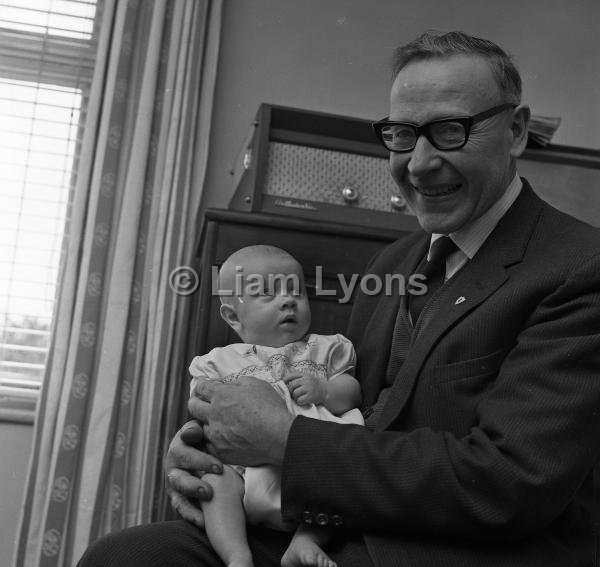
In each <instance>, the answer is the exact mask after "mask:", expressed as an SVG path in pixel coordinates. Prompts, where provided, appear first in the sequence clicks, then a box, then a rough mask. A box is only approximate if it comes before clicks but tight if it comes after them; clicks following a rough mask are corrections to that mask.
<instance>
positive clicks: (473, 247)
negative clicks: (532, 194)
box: [430, 174, 523, 260]
mask: <svg viewBox="0 0 600 567" xmlns="http://www.w3.org/2000/svg"><path fill="white" fill-rule="evenodd" d="M522 188H523V183H522V182H521V179H520V178H519V176H518V175H517V174H515V176H514V178H513V180H512V181H511V182H510V184H509V185H508V187H507V188H506V191H504V193H503V194H502V196H501V197H500V198H499V199H498V200H497V201H496V202H495V203H494V204H493V205H492V206H491V207H490V208H489V209H488V210H487V211H486V212H485V213H483V214H482V215H481V216H480V217H479V218H477V219H475V220H474V221H473V222H471V223H469V224H468V225H467V226H464V227H462V228H461V229H460V230H457V231H456V232H451V233H450V234H449V235H448V236H450V238H451V239H452V240H453V241H454V243H455V244H456V245H457V246H458V248H459V249H460V250H461V251H462V252H463V254H464V255H465V256H466V257H467V258H468V259H469V260H470V259H471V258H473V256H475V254H476V252H477V251H478V250H479V248H481V245H482V244H483V243H484V242H485V240H486V238H487V237H488V236H489V235H490V233H491V232H492V230H494V228H495V226H496V225H497V224H498V222H499V221H500V219H501V218H502V217H503V216H504V215H505V213H506V211H508V209H509V208H510V206H511V205H512V204H513V203H514V202H515V200H516V199H517V197H518V196H519V193H520V192H521V189H522ZM442 236H444V235H443V234H436V233H433V234H432V235H431V243H430V248H431V244H432V243H433V242H435V241H436V240H437V239H438V238H441V237H442Z"/></svg>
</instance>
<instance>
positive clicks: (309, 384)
mask: <svg viewBox="0 0 600 567" xmlns="http://www.w3.org/2000/svg"><path fill="white" fill-rule="evenodd" d="M283 381H284V382H285V384H286V386H287V387H288V390H289V391H290V394H291V396H292V398H293V400H294V401H295V402H296V403H297V404H299V405H301V406H307V405H309V404H315V405H320V404H323V403H325V400H326V399H327V385H326V382H325V381H324V380H322V379H319V378H318V377H317V376H315V375H314V374H291V375H290V376H287V377H285V378H284V379H283Z"/></svg>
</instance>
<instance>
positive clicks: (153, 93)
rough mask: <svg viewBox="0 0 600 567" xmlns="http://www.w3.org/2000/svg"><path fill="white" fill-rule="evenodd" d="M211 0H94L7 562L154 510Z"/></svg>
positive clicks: (195, 175)
mask: <svg viewBox="0 0 600 567" xmlns="http://www.w3.org/2000/svg"><path fill="white" fill-rule="evenodd" d="M221 2H222V0H129V1H127V0H105V8H104V16H103V17H104V20H103V24H102V28H101V29H102V31H101V36H100V46H99V55H98V64H97V70H96V75H95V77H94V88H93V90H92V95H91V97H90V101H89V105H88V119H87V129H86V132H85V133H84V138H83V141H82V151H81V155H82V158H81V162H80V165H79V177H78V179H79V181H78V186H77V187H76V190H75V192H74V195H73V199H72V208H71V215H70V217H71V218H70V224H69V239H68V252H67V254H66V260H65V263H64V266H63V271H62V279H61V286H60V297H59V301H58V307H57V313H56V315H55V326H54V334H53V344H52V348H51V354H50V360H49V361H48V365H47V374H46V377H45V381H44V385H43V389H42V395H41V399H40V404H39V408H38V416H37V419H36V425H35V434H34V447H33V455H32V460H31V464H30V470H29V478H28V484H27V489H26V495H25V502H24V507H23V513H22V517H21V523H20V531H19V541H18V543H17V550H16V553H15V563H14V565H15V566H18V567H22V566H23V567H24V566H48V567H50V566H61V567H62V566H67V565H74V564H75V563H76V562H77V560H78V559H79V557H80V556H81V554H82V553H83V551H84V550H85V548H86V547H87V545H88V544H89V543H90V542H91V541H93V540H95V539H97V538H98V537H99V536H101V535H103V534H106V533H109V532H111V531H115V530H119V529H121V528H124V527H127V526H131V525H135V524H139V523H144V522H148V521H150V520H152V519H153V518H154V517H156V515H157V503H158V502H159V499H158V498H157V496H156V494H157V493H158V492H160V491H159V490H157V488H158V487H159V486H160V485H162V478H161V459H162V455H163V454H164V452H165V450H166V444H167V443H168V440H169V439H170V437H171V435H172V434H173V432H174V430H175V428H176V427H177V425H178V424H177V423H176V421H175V420H176V417H175V416H176V415H177V413H178V412H179V410H180V402H179V400H181V399H182V398H181V396H182V392H183V390H184V389H185V387H186V384H185V370H184V368H185V367H184V361H183V359H182V352H181V351H182V348H183V346H184V342H185V328H186V313H187V311H189V301H190V298H189V297H181V296H177V295H175V294H174V293H173V292H172V291H171V289H170V287H169V274H170V273H171V272H172V270H173V269H174V268H175V267H177V266H179V265H183V264H186V263H189V262H190V259H191V258H192V255H193V244H194V241H195V236H196V231H197V227H196V226H195V217H196V213H197V210H198V206H199V200H200V191H201V186H202V181H203V179H204V171H205V167H206V157H207V145H208V134H209V125H210V117H211V110H212V98H213V91H214V82H215V73H216V65H217V54H218V43H219V35H220V26H221V22H220V20H221V11H222V5H221Z"/></svg>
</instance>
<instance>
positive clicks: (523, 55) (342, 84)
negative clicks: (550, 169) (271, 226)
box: [203, 0, 600, 207]
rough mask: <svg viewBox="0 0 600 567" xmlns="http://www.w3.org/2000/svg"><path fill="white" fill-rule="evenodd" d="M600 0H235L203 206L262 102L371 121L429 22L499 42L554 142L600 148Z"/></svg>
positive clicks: (226, 185)
mask: <svg viewBox="0 0 600 567" xmlns="http://www.w3.org/2000/svg"><path fill="white" fill-rule="evenodd" d="M599 20H600V2H599V1H598V0H570V1H569V2H565V1H564V0H527V2H524V1H523V0H503V1H502V2H493V1H492V0H485V1H482V0H377V1H373V0H302V1H300V2H299V1H298V0H225V9H224V22H223V32H222V40H221V52H220V63H219V69H218V76H217V87H216V96H215V109H214V117H213V123H212V127H213V133H212V140H211V148H210V155H209V167H208V171H207V183H206V186H205V190H204V195H203V205H204V206H217V207H225V206H227V203H228V201H229V198H230V197H231V194H232V192H233V187H232V181H231V176H230V175H229V173H228V172H229V170H230V169H231V164H232V162H233V161H234V159H235V156H236V154H237V152H238V150H239V148H240V146H241V144H242V141H243V139H244V136H245V134H246V132H247V130H248V127H249V125H250V123H251V121H252V118H253V116H254V114H255V112H256V109H257V108H258V105H259V104H260V103H261V102H270V103H274V104H281V105H285V106H293V107H298V108H307V109H312V110H320V111H324V112H332V113H336V114H343V115H348V116H357V117H361V118H368V119H378V118H382V117H383V116H385V115H386V114H387V104H388V88H389V71H388V67H387V64H388V61H389V57H390V55H391V53H392V51H393V49H394V48H395V47H396V46H397V45H398V44H401V43H403V42H405V41H409V40H410V39H413V38H414V37H416V35H418V34H419V33H420V32H421V31H424V30H426V29H438V30H442V31H449V30H453V29H461V30H464V31H466V32H469V33H472V34H475V35H480V36H482V37H485V38H488V39H491V40H493V41H496V42H497V43H499V44H500V45H501V46H502V47H503V48H504V49H506V50H507V51H508V52H510V53H511V54H513V55H514V56H515V58H516V61H517V64H518V67H519V69H520V71H521V74H522V76H523V83H524V97H523V98H524V101H526V102H528V103H529V104H530V105H531V108H532V110H533V112H534V113H535V114H539V115H545V116H561V117H562V119H563V122H562V124H561V126H560V128H559V130H558V131H557V133H556V135H555V138H554V140H553V142H554V143H556V144H565V145H571V146H581V147H590V148H600V112H599V111H598V105H597V101H598V100H600V50H599V49H598V48H597V29H598V27H597V26H598V24H597V22H598V21H599Z"/></svg>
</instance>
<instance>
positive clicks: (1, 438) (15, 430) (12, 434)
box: [0, 422, 33, 566]
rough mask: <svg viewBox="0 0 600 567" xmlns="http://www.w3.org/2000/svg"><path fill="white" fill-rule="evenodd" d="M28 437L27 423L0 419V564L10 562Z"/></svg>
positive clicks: (27, 459) (29, 436)
mask: <svg viewBox="0 0 600 567" xmlns="http://www.w3.org/2000/svg"><path fill="white" fill-rule="evenodd" d="M32 438H33V427H32V426H31V425H28V424H21V423H6V422H0V565H3V566H4V565H10V563H11V558H12V554H13V549H14V544H15V537H16V534H17V524H18V522H19V514H20V511H21V501H22V498H23V491H24V490H25V477H26V476H27V465H28V462H29V454H30V452H31V443H32Z"/></svg>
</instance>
